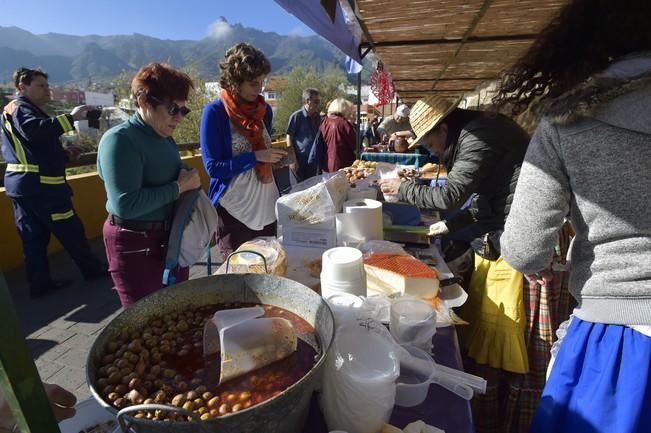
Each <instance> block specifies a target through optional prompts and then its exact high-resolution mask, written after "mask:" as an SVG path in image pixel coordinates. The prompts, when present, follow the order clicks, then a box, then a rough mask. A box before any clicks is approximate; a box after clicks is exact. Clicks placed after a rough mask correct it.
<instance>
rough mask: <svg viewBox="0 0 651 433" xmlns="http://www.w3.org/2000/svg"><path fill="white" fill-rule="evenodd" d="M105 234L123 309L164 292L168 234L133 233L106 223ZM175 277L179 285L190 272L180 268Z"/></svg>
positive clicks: (111, 268) (156, 232)
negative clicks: (151, 295)
mask: <svg viewBox="0 0 651 433" xmlns="http://www.w3.org/2000/svg"><path fill="white" fill-rule="evenodd" d="M103 234H104V247H105V249H106V257H107V259H108V262H109V272H110V273H111V278H112V279H113V283H114V284H115V289H116V290H117V292H118V295H119V296H120V303H121V304H122V307H123V308H127V307H128V306H129V305H131V304H133V303H134V302H136V301H137V300H138V299H140V298H143V297H145V296H147V295H149V294H150V293H153V292H155V291H157V290H160V289H161V288H163V282H162V280H163V269H164V268H165V253H166V250H167V238H168V236H169V233H168V231H166V230H163V229H160V230H147V231H133V230H128V229H125V228H122V227H120V226H118V225H114V224H112V223H111V222H110V221H109V220H107V221H106V222H105V223H104V230H103ZM173 274H174V276H175V277H176V282H177V283H180V282H182V281H186V280H187V279H188V277H189V274H190V268H187V267H185V268H181V267H177V268H175V269H174V271H173Z"/></svg>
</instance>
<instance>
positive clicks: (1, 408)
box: [0, 383, 77, 431]
mask: <svg viewBox="0 0 651 433" xmlns="http://www.w3.org/2000/svg"><path fill="white" fill-rule="evenodd" d="M43 388H45V394H46V395H47V398H48V399H49V400H50V403H51V404H52V410H53V411H54V415H55V416H56V418H57V420H58V421H63V420H64V419H68V418H72V417H73V416H74V415H75V407H74V406H75V403H77V398H76V397H75V395H74V394H72V393H71V392H69V391H66V390H65V389H63V388H62V387H60V386H59V385H54V384H51V383H43ZM14 422H15V421H14V417H13V414H12V413H11V409H10V408H9V404H8V403H7V400H6V399H5V398H4V396H2V395H1V394H0V430H8V431H12V430H11V429H12V428H13V425H14Z"/></svg>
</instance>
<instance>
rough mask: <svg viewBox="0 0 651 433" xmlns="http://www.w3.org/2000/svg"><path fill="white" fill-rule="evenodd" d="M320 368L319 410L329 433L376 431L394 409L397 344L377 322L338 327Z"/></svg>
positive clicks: (397, 364)
mask: <svg viewBox="0 0 651 433" xmlns="http://www.w3.org/2000/svg"><path fill="white" fill-rule="evenodd" d="M332 349H333V350H332V352H331V353H330V354H329V355H328V358H329V359H328V362H327V365H326V367H325V370H324V377H323V391H322V393H321V397H320V399H321V408H322V412H323V415H324V418H325V420H326V423H327V425H328V428H329V429H331V430H343V431H348V432H355V433H377V432H378V431H380V430H381V429H382V427H383V426H384V424H386V423H387V421H388V420H389V417H390V416H391V412H392V410H393V406H394V405H395V392H396V383H395V380H396V379H397V378H398V376H399V375H400V362H399V360H398V356H397V354H396V352H397V346H396V344H395V343H394V342H393V341H392V338H391V336H390V335H389V334H388V332H387V331H386V328H384V326H383V325H382V324H380V323H378V322H374V323H369V324H366V326H359V325H357V324H354V325H347V326H344V327H342V328H339V329H338V331H337V334H336V337H335V343H334V344H333V348H332Z"/></svg>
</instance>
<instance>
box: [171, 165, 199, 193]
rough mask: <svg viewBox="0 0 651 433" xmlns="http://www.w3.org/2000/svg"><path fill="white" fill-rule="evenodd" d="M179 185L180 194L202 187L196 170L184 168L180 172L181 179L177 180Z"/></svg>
mask: <svg viewBox="0 0 651 433" xmlns="http://www.w3.org/2000/svg"><path fill="white" fill-rule="evenodd" d="M176 183H178V185H179V194H182V193H184V192H186V191H190V190H193V189H197V188H200V187H201V178H200V177H199V172H198V171H197V169H196V168H191V169H189V170H188V169H186V168H182V169H181V170H180V171H179V177H178V178H177V180H176Z"/></svg>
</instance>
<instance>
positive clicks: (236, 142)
mask: <svg viewBox="0 0 651 433" xmlns="http://www.w3.org/2000/svg"><path fill="white" fill-rule="evenodd" d="M231 135H232V137H233V156H237V155H240V154H242V153H245V152H251V151H252V148H251V143H249V140H247V139H246V137H244V136H243V135H241V134H240V133H238V132H237V131H236V130H235V129H234V128H233V126H232V125H231ZM264 141H265V143H266V145H267V147H270V146H271V137H269V134H268V133H267V130H266V129H265V130H264ZM278 197H279V195H278V188H277V187H276V183H275V182H274V181H272V182H270V183H262V182H260V180H259V179H258V176H257V175H256V172H255V169H253V168H252V169H251V170H247V171H245V172H244V173H240V174H238V175H237V176H235V177H234V178H233V179H231V182H230V184H229V185H228V189H227V190H226V192H225V193H224V194H223V195H222V196H221V197H220V199H219V204H220V205H221V206H223V207H224V209H226V211H227V212H228V213H229V214H231V215H232V216H233V217H234V218H236V219H237V220H239V221H240V222H241V223H242V224H244V225H245V226H247V227H248V228H250V229H251V230H262V229H263V228H264V227H265V226H267V225H269V224H271V223H273V222H274V221H276V200H278Z"/></svg>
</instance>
